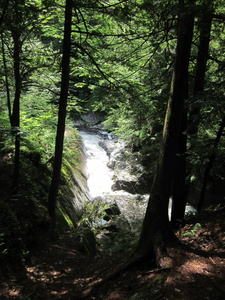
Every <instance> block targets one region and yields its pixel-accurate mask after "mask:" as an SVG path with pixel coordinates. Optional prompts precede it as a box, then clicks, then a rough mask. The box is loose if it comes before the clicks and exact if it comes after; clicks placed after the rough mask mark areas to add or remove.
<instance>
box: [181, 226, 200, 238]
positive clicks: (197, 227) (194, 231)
mask: <svg viewBox="0 0 225 300" xmlns="http://www.w3.org/2000/svg"><path fill="white" fill-rule="evenodd" d="M201 228H202V225H201V224H200V223H196V224H195V225H194V226H193V228H192V229H191V230H190V231H189V232H185V233H184V234H183V236H184V237H185V236H190V237H193V236H195V235H196V234H197V233H198V231H199V230H200V229H201Z"/></svg>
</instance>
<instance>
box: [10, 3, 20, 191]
mask: <svg viewBox="0 0 225 300" xmlns="http://www.w3.org/2000/svg"><path fill="white" fill-rule="evenodd" d="M15 15H16V20H15V24H16V26H15V28H14V29H12V37H13V42H14V50H13V60H14V80H15V96H14V102H13V112H12V116H11V127H12V134H13V135H14V136H15V157H14V173H13V189H14V191H15V192H16V190H17V188H18V185H19V172H20V96H21V89H22V78H21V75H20V53H21V46H22V42H21V32H20V28H19V24H21V19H22V15H21V11H20V7H19V4H18V3H17V1H16V2H15Z"/></svg>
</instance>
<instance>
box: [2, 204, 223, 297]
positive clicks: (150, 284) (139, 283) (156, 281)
mask: <svg viewBox="0 0 225 300" xmlns="http://www.w3.org/2000/svg"><path fill="white" fill-rule="evenodd" d="M177 236H178V237H179V239H180V240H181V241H182V242H183V244H184V245H186V246H188V247H187V248H186V249H185V248H183V247H176V248H169V249H168V255H169V258H170V261H171V263H172V267H171V268H170V269H163V270H160V269H155V270H151V269H150V268H149V266H147V265H145V266H144V265H143V266H139V267H138V268H134V269H130V270H128V271H126V272H123V273H121V274H120V276H118V277H116V278H114V279H111V280H108V281H106V282H105V283H104V284H102V285H100V286H98V287H97V288H96V289H94V290H93V291H92V293H90V294H88V293H87V294H85V291H86V290H88V289H89V288H91V287H93V286H94V284H96V283H97V282H99V280H101V279H104V278H105V277H106V276H107V275H108V274H109V273H111V272H112V271H113V270H115V269H116V268H117V267H118V266H119V265H120V264H121V263H123V262H124V260H125V259H126V258H125V257H124V255H123V254H121V253H116V254H115V253H114V254H113V255H111V256H109V255H106V254H104V253H101V252H100V253H97V255H96V256H95V257H89V256H85V255H84V254H82V253H80V252H79V251H77V250H76V243H75V240H74V238H73V235H71V232H65V233H64V234H61V236H60V237H59V239H57V240H56V241H54V242H53V241H48V242H46V244H45V246H43V247H41V248H37V249H36V251H35V252H33V254H32V256H31V258H30V261H29V262H26V263H25V264H24V268H23V269H21V268H20V269H19V270H18V271H14V273H11V274H8V276H7V278H1V283H0V299H23V300H35V299H44V300H48V299H68V300H70V299H92V300H93V299H96V300H101V299H102V300H103V299H104V300H113V299H118V300H127V299H130V300H145V299H151V300H152V299H163V300H195V299H196V300H197V299H198V300H201V299H202V300H203V299H204V300H207V299H212V300H217V299H218V300H219V299H221V300H222V299H225V208H219V209H218V208H217V210H215V209H212V208H211V209H208V211H207V212H206V213H205V214H204V217H200V218H199V219H196V220H194V222H190V223H189V224H186V225H185V226H184V227H182V228H181V229H179V230H178V231H177ZM85 295H86V296H85Z"/></svg>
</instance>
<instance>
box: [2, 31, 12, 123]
mask: <svg viewBox="0 0 225 300" xmlns="http://www.w3.org/2000/svg"><path fill="white" fill-rule="evenodd" d="M1 41H2V59H3V66H4V73H5V87H6V95H7V108H8V114H9V120H10V124H11V125H12V111H11V101H10V91H9V80H8V71H7V63H6V56H5V47H4V38H3V34H1Z"/></svg>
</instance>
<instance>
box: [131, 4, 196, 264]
mask: <svg viewBox="0 0 225 300" xmlns="http://www.w3.org/2000/svg"><path fill="white" fill-rule="evenodd" d="M180 6H181V7H180V8H181V10H180V16H179V31H178V40H177V50H176V60H175V66H174V73H173V78H172V84H171V91H170V97H169V101H168V106H167V111H166V117H165V122H164V129H163V138H162V143H161V147H160V152H159V160H158V166H157V170H156V174H155V178H154V182H153V186H152V190H151V196H150V198H149V202H148V207H147V211H146V214H145V218H144V221H143V226H142V232H141V235H140V239H139V243H138V245H137V249H136V253H137V255H139V256H144V257H148V258H150V259H154V260H155V262H156V264H157V265H159V266H163V264H164V262H163V257H164V250H165V249H166V248H165V245H166V244H167V243H168V242H170V241H171V240H172V239H173V238H175V235H174V234H173V231H172V229H171V226H170V223H169V219H168V202H169V197H170V194H171V188H172V181H173V173H174V166H175V160H176V153H177V147H178V139H179V134H180V130H181V120H182V114H183V106H184V99H185V96H186V87H187V81H188V66H189V57H190V50H191V43H192V35H193V26H194V18H193V15H192V13H191V12H190V10H188V9H186V8H187V7H186V5H184V3H183V1H180Z"/></svg>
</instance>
